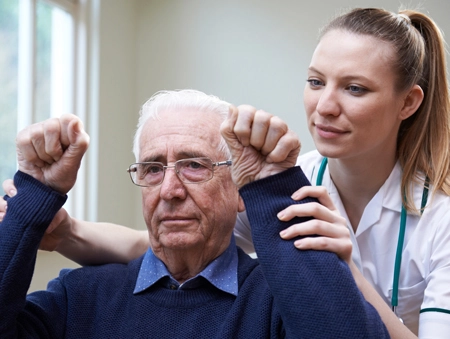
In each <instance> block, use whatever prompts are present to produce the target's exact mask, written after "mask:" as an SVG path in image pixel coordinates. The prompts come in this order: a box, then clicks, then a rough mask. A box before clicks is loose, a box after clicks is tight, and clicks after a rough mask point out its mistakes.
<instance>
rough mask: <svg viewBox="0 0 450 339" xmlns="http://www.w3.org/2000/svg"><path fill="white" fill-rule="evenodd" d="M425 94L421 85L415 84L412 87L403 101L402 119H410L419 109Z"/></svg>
mask: <svg viewBox="0 0 450 339" xmlns="http://www.w3.org/2000/svg"><path fill="white" fill-rule="evenodd" d="M423 96H424V94H423V90H422V88H421V87H420V86H419V85H414V86H413V87H412V88H411V90H410V91H409V92H408V93H407V95H406V97H405V99H404V101H403V107H402V110H401V111H400V116H399V117H400V119H401V120H406V119H408V118H409V117H410V116H411V115H413V114H414V113H415V112H416V111H417V109H418V108H419V106H420V104H421V103H422V101H423Z"/></svg>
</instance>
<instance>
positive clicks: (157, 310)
mask: <svg viewBox="0 0 450 339" xmlns="http://www.w3.org/2000/svg"><path fill="white" fill-rule="evenodd" d="M14 181H15V183H16V186H17V188H18V194H17V196H16V197H14V198H11V199H9V201H8V213H7V214H6V217H5V219H4V221H3V223H1V224H0V337H1V338H46V339H47V338H58V339H59V338H77V339H81V338H83V339H84V338H102V339H103V338H158V339H159V338H171V339H173V338H245V339H248V338H251V339H257V338H258V339H259V338H285V337H287V338H308V339H311V338H377V339H379V338H387V337H388V334H387V331H386V328H385V327H384V325H383V323H382V321H381V319H380V317H379V316H378V314H377V312H376V311H375V309H374V308H373V307H372V306H371V305H370V304H368V303H367V302H366V301H365V300H364V298H363V297H362V295H361V293H360V292H359V291H358V289H357V287H356V285H355V283H354V281H353V278H352V276H351V273H350V271H349V269H348V267H347V266H346V264H345V263H343V262H342V261H340V260H339V259H338V258H337V256H336V255H335V254H331V253H326V252H319V251H298V250H295V248H294V247H293V245H292V241H283V240H281V238H280V237H279V235H278V232H279V230H281V229H282V228H285V227H286V226H287V225H288V224H287V223H282V222H280V221H279V220H278V219H277V218H276V213H277V212H278V211H279V210H281V209H282V208H283V207H285V206H287V205H290V204H292V203H293V201H292V200H291V199H290V198H289V197H290V195H291V194H292V192H293V191H295V190H296V189H297V188H298V187H300V186H302V185H306V184H308V182H307V180H306V178H305V177H304V175H303V173H302V172H301V170H300V169H299V168H294V169H291V170H288V171H286V172H283V173H282V174H279V175H276V176H273V177H270V178H267V179H264V180H261V181H257V182H255V183H252V184H250V185H247V186H245V187H244V188H242V189H241V194H242V196H243V198H244V201H245V204H246V208H247V212H248V215H249V219H250V222H251V224H252V229H253V240H254V242H255V247H256V249H257V253H258V256H259V260H260V262H258V261H257V260H254V259H251V258H250V257H248V256H247V255H246V254H244V253H243V252H242V251H241V250H240V249H236V250H237V251H238V256H239V267H238V284H239V293H238V296H237V297H234V296H232V295H230V294H227V293H225V292H222V291H220V290H218V289H217V288H215V287H214V286H213V285H211V284H209V283H205V284H204V285H203V286H201V287H199V288H196V289H192V290H171V289H166V288H164V287H163V286H161V285H158V284H156V285H154V286H152V287H151V288H149V289H148V290H146V291H144V292H142V293H139V294H137V295H133V289H134V286H135V283H136V279H137V275H138V272H139V268H140V264H141V261H142V258H140V259H137V260H135V261H132V262H131V263H129V264H128V265H122V264H110V265H102V266H95V267H84V268H80V269H75V270H63V271H61V273H60V275H59V277H58V278H57V279H54V280H52V281H51V282H50V283H49V285H48V288H47V290H46V291H38V292H34V293H31V294H29V295H28V296H26V293H27V289H28V287H29V284H30V281H31V277H32V274H33V268H34V263H35V258H36V252H37V248H38V246H39V242H40V240H41V238H42V236H43V234H44V232H45V229H46V227H47V225H48V224H49V222H50V221H51V220H52V218H53V216H54V215H55V213H56V212H57V211H58V209H59V208H60V207H61V206H62V205H63V203H64V202H65V196H61V195H60V194H58V193H56V192H54V191H52V190H50V189H49V188H47V187H45V186H44V185H42V184H41V183H39V182H37V181H36V180H34V179H33V178H31V177H29V176H27V175H25V174H23V173H20V172H18V173H17V174H16V176H15V178H14ZM303 202H305V201H303ZM297 221H299V220H297ZM294 222H295V221H294Z"/></svg>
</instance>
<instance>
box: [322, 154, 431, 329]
mask: <svg viewBox="0 0 450 339" xmlns="http://www.w3.org/2000/svg"><path fill="white" fill-rule="evenodd" d="M327 165H328V158H323V159H322V162H321V163H320V167H319V172H317V180H316V186H322V181H323V174H324V172H325V169H326V168H327ZM428 187H429V179H428V177H426V178H425V184H424V187H423V193H422V204H421V207H420V214H422V213H423V210H424V209H425V206H426V204H427V200H428ZM406 217H407V213H406V208H405V205H404V204H403V203H402V211H401V214H400V229H399V233H398V242H397V251H396V255H395V264H394V278H393V282H392V298H391V307H392V311H393V312H394V313H395V314H396V315H397V306H398V282H399V277H400V267H401V264H402V254H403V243H404V241H405V230H406ZM397 316H398V315H397ZM399 319H400V321H401V322H403V320H402V319H401V318H400V317H399Z"/></svg>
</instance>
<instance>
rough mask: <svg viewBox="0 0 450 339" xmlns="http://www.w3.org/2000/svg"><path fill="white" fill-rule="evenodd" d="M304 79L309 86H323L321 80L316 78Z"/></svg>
mask: <svg viewBox="0 0 450 339" xmlns="http://www.w3.org/2000/svg"><path fill="white" fill-rule="evenodd" d="M306 81H307V82H309V86H311V87H319V86H323V82H322V81H320V80H317V79H308V80H306Z"/></svg>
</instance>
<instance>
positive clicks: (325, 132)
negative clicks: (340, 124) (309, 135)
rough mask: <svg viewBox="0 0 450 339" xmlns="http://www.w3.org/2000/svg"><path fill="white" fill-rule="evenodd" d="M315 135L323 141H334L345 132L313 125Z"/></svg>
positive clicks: (330, 127)
mask: <svg viewBox="0 0 450 339" xmlns="http://www.w3.org/2000/svg"><path fill="white" fill-rule="evenodd" d="M315 127H316V131H317V134H318V135H319V136H320V137H322V138H324V139H334V138H338V137H340V136H342V135H343V134H346V133H347V132H346V131H344V130H341V129H339V128H335V127H332V126H325V125H320V124H315Z"/></svg>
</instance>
